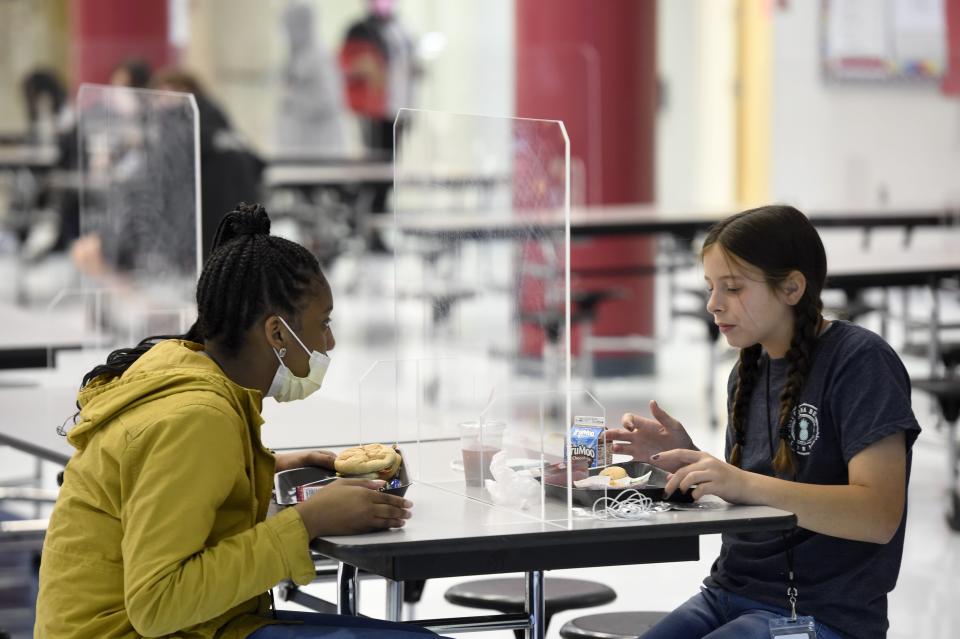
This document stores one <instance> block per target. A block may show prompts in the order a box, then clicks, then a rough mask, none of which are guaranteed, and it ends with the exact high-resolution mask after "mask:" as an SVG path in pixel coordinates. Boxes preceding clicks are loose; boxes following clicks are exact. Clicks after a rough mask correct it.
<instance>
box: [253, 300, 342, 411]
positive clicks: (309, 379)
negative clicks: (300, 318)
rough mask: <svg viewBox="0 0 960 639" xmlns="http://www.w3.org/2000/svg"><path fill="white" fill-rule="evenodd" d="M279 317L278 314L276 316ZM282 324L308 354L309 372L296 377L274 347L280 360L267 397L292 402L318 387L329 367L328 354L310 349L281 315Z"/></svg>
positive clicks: (306, 395)
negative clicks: (304, 375) (303, 375)
mask: <svg viewBox="0 0 960 639" xmlns="http://www.w3.org/2000/svg"><path fill="white" fill-rule="evenodd" d="M278 317H279V316H278ZM279 319H280V321H281V322H283V325H284V326H286V327H287V330H288V331H290V334H291V335H293V338H294V339H295V340H297V343H298V344H300V346H301V347H302V348H303V350H305V351H306V352H307V353H308V354H309V355H310V372H309V373H307V376H306V377H297V376H296V375H295V374H294V373H293V371H292V370H290V369H289V368H287V365H286V364H284V363H283V358H282V357H280V353H278V352H277V350H276V349H274V350H273V354H274V355H276V356H277V359H278V360H279V361H280V366H278V367H277V373H276V374H275V375H274V376H273V382H271V383H270V388H269V389H268V390H267V397H273V398H274V399H275V400H277V401H278V402H292V401H295V400H298V399H304V398H306V397H308V396H310V394H312V393H314V392H315V391H316V390H317V389H319V388H320V384H321V383H322V382H323V377H324V375H326V374H327V369H328V368H329V367H330V356H329V355H327V354H325V353H320V352H319V351H311V350H310V349H308V348H307V347H306V345H305V344H304V343H303V342H301V341H300V338H299V337H297V334H296V333H294V332H293V330H292V329H291V328H290V325H289V324H287V322H286V320H284V319H283V318H282V317H280V318H279Z"/></svg>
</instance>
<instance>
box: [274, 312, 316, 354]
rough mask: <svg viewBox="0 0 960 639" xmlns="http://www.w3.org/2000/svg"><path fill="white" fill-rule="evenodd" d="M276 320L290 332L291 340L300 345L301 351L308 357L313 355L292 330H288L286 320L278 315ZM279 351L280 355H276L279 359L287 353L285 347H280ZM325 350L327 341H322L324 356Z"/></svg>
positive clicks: (288, 326)
mask: <svg viewBox="0 0 960 639" xmlns="http://www.w3.org/2000/svg"><path fill="white" fill-rule="evenodd" d="M277 319H278V320H280V321H281V322H283V325H284V326H286V327H287V330H288V331H289V332H290V334H291V335H293V339H295V340H297V344H300V346H301V347H303V350H304V351H306V353H307V356H309V355H310V354H311V353H313V351H311V350H310V349H309V348H307V345H306V344H304V343H303V342H302V341H301V340H300V337H299V336H298V335H297V334H296V333H295V332H294V330H293V329H292V328H290V325H289V324H287V320H285V319H283V317H281V316H280V315H277ZM280 350H281V351H282V354H278V356H279V357H283V356H284V355H286V354H287V353H286V350H287V349H286V347H281V348H280ZM326 350H327V340H326V339H324V340H323V353H324V354H326Z"/></svg>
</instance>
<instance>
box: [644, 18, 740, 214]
mask: <svg viewBox="0 0 960 639" xmlns="http://www.w3.org/2000/svg"><path fill="white" fill-rule="evenodd" d="M734 5H735V3H734V1H733V0H660V2H659V3H658V4H657V73H658V74H659V76H660V78H661V81H662V82H663V86H664V89H665V96H664V101H663V104H662V105H661V109H660V110H659V112H658V113H657V123H656V126H657V136H656V139H657V146H656V160H655V161H656V166H655V171H656V201H657V202H658V203H659V204H660V205H661V206H665V207H669V208H683V207H695V208H701V207H722V206H729V204H730V202H732V201H733V199H734V194H735V187H736V180H735V171H736V119H735V115H736V111H735V108H736V103H735V94H734V91H735V71H736V68H735V61H736V56H735V51H736V49H735V45H736V40H735V37H736V32H735V22H734Z"/></svg>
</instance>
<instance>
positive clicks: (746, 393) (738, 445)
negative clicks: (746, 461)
mask: <svg viewBox="0 0 960 639" xmlns="http://www.w3.org/2000/svg"><path fill="white" fill-rule="evenodd" d="M762 350H763V349H762V348H760V345H759V344H754V345H753V346H751V347H750V348H741V349H740V363H739V365H738V366H737V386H736V389H735V390H734V392H733V407H732V408H731V410H730V425H731V426H732V427H733V438H734V441H733V448H732V449H731V450H730V459H729V462H730V463H731V464H733V465H734V466H739V465H740V459H741V456H742V452H743V445H744V444H745V443H746V438H747V413H748V412H749V410H750V396H751V395H753V388H754V386H756V384H757V378H758V377H760V352H761V351H762Z"/></svg>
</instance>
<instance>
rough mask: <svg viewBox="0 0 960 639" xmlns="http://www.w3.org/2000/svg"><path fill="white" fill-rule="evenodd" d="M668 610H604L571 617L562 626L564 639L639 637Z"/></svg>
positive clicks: (622, 638) (627, 638) (665, 614)
mask: <svg viewBox="0 0 960 639" xmlns="http://www.w3.org/2000/svg"><path fill="white" fill-rule="evenodd" d="M665 616H667V613H666V612H602V613H600V614H597V615H586V616H584V617H577V618H576V619H571V620H570V621H568V622H567V623H565V624H563V627H562V628H560V636H561V637H563V639H637V638H638V637H640V635H642V634H643V633H645V632H646V631H647V630H650V628H652V627H653V625H654V624H655V623H657V622H658V621H660V620H661V619H663V618H664V617H665Z"/></svg>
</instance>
